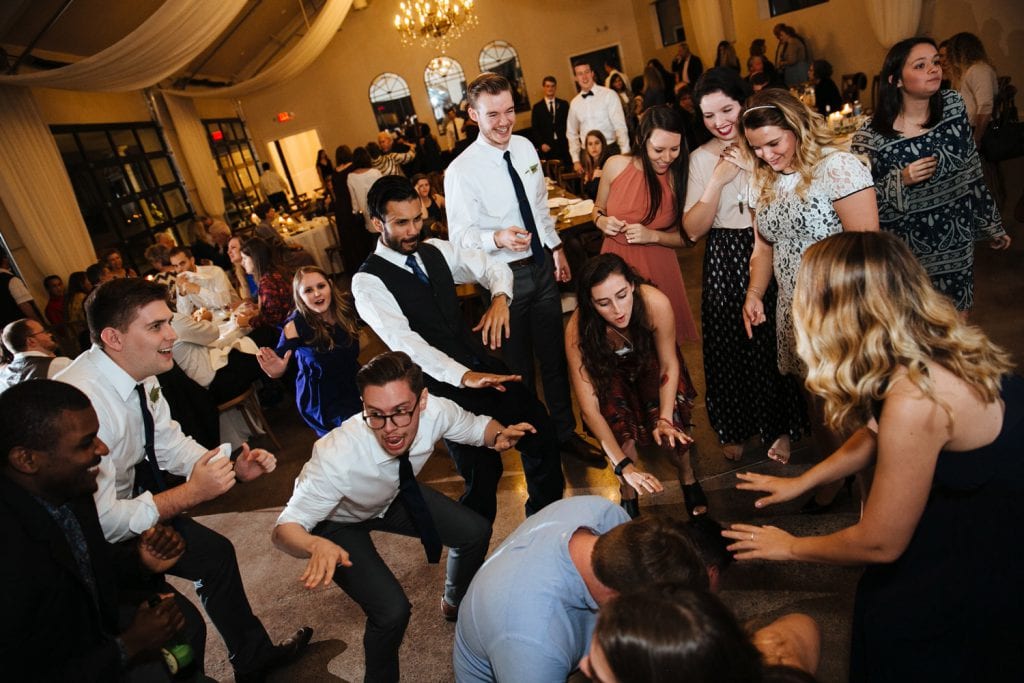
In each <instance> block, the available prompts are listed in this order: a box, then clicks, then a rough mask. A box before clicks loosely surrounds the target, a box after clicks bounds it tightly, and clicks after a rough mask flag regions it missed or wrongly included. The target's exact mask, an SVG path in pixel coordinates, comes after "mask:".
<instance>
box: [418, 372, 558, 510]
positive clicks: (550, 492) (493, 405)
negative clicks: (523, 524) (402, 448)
mask: <svg viewBox="0 0 1024 683" xmlns="http://www.w3.org/2000/svg"><path fill="white" fill-rule="evenodd" d="M495 364H496V365H498V366H501V363H500V362H497V361H495ZM487 370H488V371H490V372H501V369H495V368H493V367H489V368H487ZM427 389H428V390H429V391H430V393H431V394H434V395H435V396H441V397H443V398H447V399H450V400H452V401H454V402H455V403H457V404H458V405H459V406H460V407H461V408H462V409H463V410H468V411H469V412H471V413H474V414H476V415H487V416H490V417H493V418H494V419H495V420H497V421H498V422H500V423H501V424H503V425H511V424H515V423H517V422H528V423H530V424H531V425H533V426H534V427H535V428H536V429H537V433H536V434H527V435H526V436H525V437H523V438H522V439H521V440H520V441H519V444H518V445H517V449H518V450H519V453H520V455H521V457H522V460H523V473H524V474H525V475H526V491H527V493H528V494H529V497H528V498H527V500H526V514H527V516H529V515H531V514H533V513H534V512H537V511H538V510H540V509H541V508H543V507H544V506H545V505H547V504H548V503H553V502H555V501H556V500H559V499H560V498H561V497H562V490H563V489H564V488H565V478H564V477H563V476H562V459H561V455H560V453H559V449H558V439H557V438H556V436H555V427H554V424H552V422H551V418H550V416H548V411H547V410H546V409H545V408H544V404H543V403H541V402H540V400H539V399H538V398H537V396H536V394H534V392H533V391H532V390H531V389H527V387H526V385H525V384H523V383H522V382H506V383H505V391H498V390H497V389H490V388H488V389H468V388H465V387H455V386H452V385H451V384H445V383H444V382H437V381H435V380H434V379H433V378H431V377H429V376H428V377H427ZM445 444H446V445H447V446H448V453H449V454H450V455H451V456H452V460H454V461H455V467H456V469H458V471H459V475H461V476H462V478H463V479H465V480H466V491H465V493H463V494H462V497H461V498H460V499H459V500H460V502H462V504H463V505H466V506H467V507H469V508H470V509H472V510H474V511H476V512H477V513H479V514H480V515H481V516H483V517H484V518H485V519H487V520H488V521H489V522H494V518H495V515H496V514H497V510H498V500H497V491H498V482H499V480H500V479H501V471H502V464H501V454H500V453H498V452H497V451H495V450H493V449H491V448H486V447H484V446H467V445H465V444H460V443H454V442H452V441H445Z"/></svg>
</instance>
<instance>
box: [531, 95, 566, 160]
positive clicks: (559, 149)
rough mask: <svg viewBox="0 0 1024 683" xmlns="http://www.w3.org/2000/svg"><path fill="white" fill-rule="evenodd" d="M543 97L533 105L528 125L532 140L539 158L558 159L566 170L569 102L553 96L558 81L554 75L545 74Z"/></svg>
mask: <svg viewBox="0 0 1024 683" xmlns="http://www.w3.org/2000/svg"><path fill="white" fill-rule="evenodd" d="M542 88H543V89H544V99H543V100H541V101H540V102H538V103H537V104H535V105H533V112H532V113H531V115H530V127H531V128H532V129H533V142H534V144H535V145H537V156H539V157H540V158H541V159H558V160H560V161H561V162H562V167H563V168H565V169H566V170H568V169H569V167H570V166H572V158H571V157H570V156H569V141H568V139H567V138H566V137H565V126H566V123H567V122H568V120H569V103H568V102H566V101H565V100H563V99H559V98H558V97H555V90H556V89H557V88H558V81H556V80H555V77H554V76H545V77H544V83H543V85H542Z"/></svg>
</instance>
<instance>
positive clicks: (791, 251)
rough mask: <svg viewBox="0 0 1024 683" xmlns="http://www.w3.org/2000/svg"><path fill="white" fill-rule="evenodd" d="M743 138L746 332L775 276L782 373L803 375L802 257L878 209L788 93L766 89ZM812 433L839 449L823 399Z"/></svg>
mask: <svg viewBox="0 0 1024 683" xmlns="http://www.w3.org/2000/svg"><path fill="white" fill-rule="evenodd" d="M740 132H741V133H742V135H740V140H741V141H742V142H743V143H745V146H746V149H747V151H748V152H749V153H750V154H751V155H753V156H754V168H753V172H752V173H751V178H750V188H749V194H748V203H749V205H750V210H751V211H752V212H753V214H754V251H753V253H752V254H751V256H750V283H749V285H748V286H747V294H746V299H745V300H744V303H743V325H744V327H746V330H747V334H748V335H751V334H752V333H753V328H754V327H755V326H757V325H760V324H763V323H764V322H765V309H764V303H763V301H762V298H763V296H764V293H765V292H766V291H767V289H768V285H769V284H770V283H771V280H772V276H773V275H774V276H775V281H776V283H777V284H778V296H777V299H776V311H775V321H776V334H775V337H776V343H777V346H778V363H779V371H780V372H782V373H783V374H792V375H797V376H798V377H800V378H801V379H802V378H803V376H804V375H805V373H806V368H805V367H804V366H803V364H802V362H801V361H800V359H799V358H798V357H797V353H796V336H795V332H794V329H793V290H794V289H795V287H796V275H797V271H798V270H799V269H800V259H801V257H802V256H803V254H804V251H805V250H806V249H807V248H808V247H810V246H811V245H812V244H814V243H815V242H819V241H821V240H823V239H825V238H826V237H828V236H829V235H834V234H836V233H839V232H842V231H844V230H854V231H868V230H878V205H877V203H876V201H875V187H874V181H873V180H872V178H871V172H870V171H869V170H868V167H867V166H866V165H865V164H864V163H863V162H862V161H861V160H860V159H859V158H857V157H855V156H854V155H852V154H850V153H849V152H845V151H842V150H840V149H838V148H837V147H836V146H835V141H834V140H833V137H832V135H831V133H830V131H829V130H828V127H827V126H826V125H825V120H824V119H823V118H822V117H821V116H820V115H819V114H817V113H814V112H812V111H811V110H810V109H808V108H807V106H806V105H804V104H803V103H802V102H801V101H800V100H798V99H797V98H795V97H794V96H793V95H791V94H790V93H789V92H788V91H785V90H780V89H776V88H769V89H767V90H763V91H761V92H759V93H757V94H755V95H754V96H753V97H751V98H750V99H749V100H748V102H747V108H746V110H745V111H744V112H743V116H741V117H740ZM808 405H809V406H810V408H811V431H812V433H813V434H814V438H815V440H816V441H817V443H818V449H819V451H820V453H821V454H822V455H829V454H830V453H832V451H834V450H835V449H836V448H838V447H839V445H840V444H841V440H840V439H839V437H838V435H836V434H835V433H833V432H831V431H830V430H828V429H827V428H826V427H824V419H823V417H824V416H823V414H822V412H821V405H820V402H816V401H813V400H808ZM838 490H839V486H832V485H830V486H829V487H827V488H823V489H822V490H819V491H818V493H817V494H816V497H815V498H814V499H812V500H811V501H808V503H807V505H805V507H804V509H805V510H807V511H810V512H815V511H820V510H825V509H827V508H828V506H829V505H830V504H831V503H832V502H834V500H835V494H836V493H837V492H838Z"/></svg>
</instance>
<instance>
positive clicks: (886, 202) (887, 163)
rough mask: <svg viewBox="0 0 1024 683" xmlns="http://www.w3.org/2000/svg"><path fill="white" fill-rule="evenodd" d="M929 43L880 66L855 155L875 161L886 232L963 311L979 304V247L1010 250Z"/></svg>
mask: <svg viewBox="0 0 1024 683" xmlns="http://www.w3.org/2000/svg"><path fill="white" fill-rule="evenodd" d="M941 83H942V67H941V66H940V65H939V52H938V49H937V48H936V47H935V42H934V41H933V40H932V39H931V38H908V39H906V40H902V41H900V42H899V43H896V44H895V45H893V46H892V49H890V50H889V54H887V55H886V57H885V62H884V63H883V64H882V74H881V79H880V86H879V94H878V106H877V109H876V111H875V114H874V116H873V117H872V118H871V119H870V120H869V121H868V122H867V123H865V124H864V126H863V127H862V128H861V129H860V130H858V131H857V132H856V134H854V137H853V145H852V151H853V152H854V153H855V154H863V155H865V156H866V157H868V158H869V159H870V160H871V175H872V176H873V177H874V181H875V190H876V192H877V194H878V218H879V223H880V225H881V227H882V229H883V230H886V231H888V232H891V233H894V234H896V235H898V236H899V237H900V238H901V239H902V240H903V241H904V242H906V243H907V244H908V245H909V246H910V249H911V251H913V252H914V255H915V256H917V259H918V260H919V261H920V262H921V265H922V266H924V269H925V271H926V272H927V273H928V276H929V277H930V278H931V280H932V285H933V286H934V287H935V288H936V289H937V290H939V291H940V292H942V293H943V294H945V295H946V296H947V297H949V298H950V299H952V300H953V303H954V304H955V305H956V307H957V308H958V309H959V310H961V311H966V310H969V309H970V308H971V306H972V305H973V304H974V242H976V241H978V240H991V246H992V248H993V249H1005V248H1007V247H1008V246H1010V238H1009V236H1008V235H1007V234H1006V231H1005V230H1004V229H1003V222H1002V218H1001V217H1000V216H999V209H998V208H997V207H996V204H995V202H994V201H993V200H992V195H991V194H990V193H989V191H988V188H987V187H986V186H985V180H984V178H983V177H982V174H981V161H980V159H979V158H978V149H977V147H976V146H975V144H974V139H973V138H972V135H971V126H970V123H969V122H968V120H967V113H966V109H965V107H964V101H963V99H962V98H961V97H960V95H959V94H957V93H956V91H953V90H941V89H940V87H941Z"/></svg>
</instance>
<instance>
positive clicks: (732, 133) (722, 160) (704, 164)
mask: <svg viewBox="0 0 1024 683" xmlns="http://www.w3.org/2000/svg"><path fill="white" fill-rule="evenodd" d="M746 94H747V93H746V86H745V84H744V83H743V81H742V79H740V77H739V76H738V75H737V74H736V73H735V72H733V71H731V70H728V69H711V70H710V71H707V72H706V73H705V74H704V75H703V76H702V77H701V78H700V80H699V81H697V86H696V88H695V90H694V97H693V99H694V101H695V102H696V103H697V106H698V108H699V111H700V112H701V118H702V120H703V121H704V125H705V126H706V127H707V129H708V131H709V132H710V133H711V134H712V136H714V137H713V138H712V139H711V140H710V141H709V142H707V143H705V144H704V145H702V146H701V147H699V148H697V149H696V150H694V152H693V153H692V154H691V155H690V174H689V181H688V185H687V190H686V208H685V213H684V215H683V227H684V229H685V230H686V234H687V235H688V237H689V239H691V240H694V241H696V240H698V239H700V238H701V237H702V236H704V235H707V236H708V243H707V246H706V249H705V251H704V282H703V294H702V297H701V321H702V326H703V341H704V377H705V380H706V383H707V392H706V393H707V395H706V401H707V408H708V417H709V418H710V421H711V426H712V427H713V428H714V429H715V432H716V433H717V434H718V438H719V439H720V440H721V442H722V449H723V452H724V454H725V457H726V458H727V459H729V460H739V459H740V458H741V457H742V456H743V445H744V443H745V442H746V441H747V440H748V439H750V438H751V437H752V436H760V437H761V440H762V442H763V443H764V444H766V445H768V444H770V446H769V448H768V455H769V456H770V457H772V458H774V459H776V460H779V461H781V462H787V461H788V460H789V453H790V449H791V442H792V440H795V439H798V438H800V435H801V433H802V432H804V431H806V430H807V417H806V409H805V407H804V403H803V399H802V398H801V394H800V391H799V387H798V386H797V382H796V380H795V379H794V378H793V377H792V376H787V375H782V374H780V373H779V370H778V364H777V359H776V344H775V324H774V320H775V284H774V283H772V285H771V286H770V287H769V288H768V291H767V292H764V293H763V294H764V302H765V315H766V316H768V317H769V318H771V319H772V321H773V322H772V324H771V325H762V326H760V327H759V328H757V329H756V330H755V331H754V336H753V338H751V339H748V338H747V334H746V331H745V330H744V329H743V325H742V324H741V322H740V321H741V320H742V317H741V312H742V309H743V301H744V298H745V296H746V291H747V286H748V279H749V263H750V253H751V251H752V250H753V248H754V231H753V228H752V227H751V216H750V210H749V207H747V206H745V205H744V198H745V197H746V194H747V184H748V182H749V177H750V175H749V172H748V169H749V163H748V162H747V160H745V159H744V158H743V155H742V154H741V152H740V148H739V145H738V143H737V140H736V138H737V135H738V134H739V126H738V122H739V118H740V114H741V113H742V111H743V101H744V100H745V99H746ZM737 316H740V317H737Z"/></svg>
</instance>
